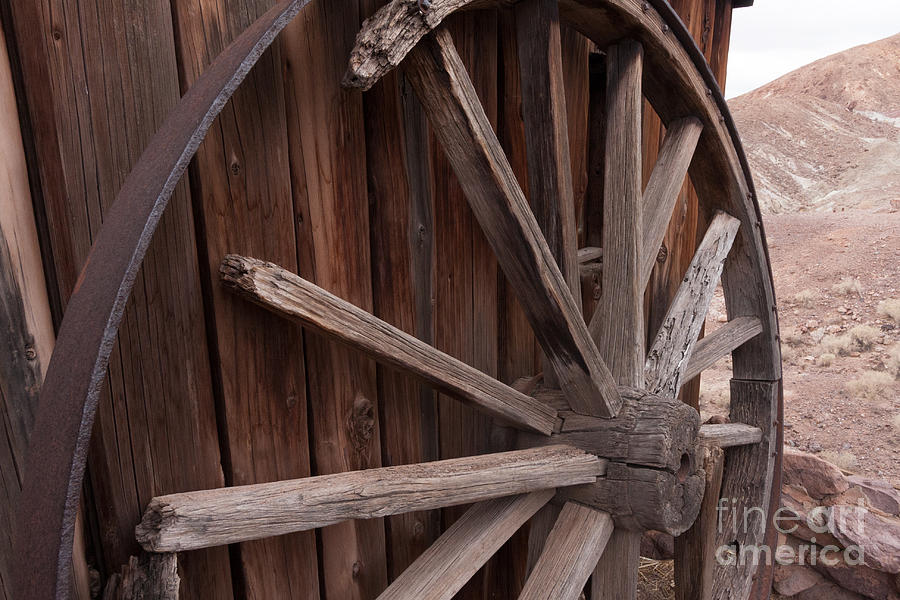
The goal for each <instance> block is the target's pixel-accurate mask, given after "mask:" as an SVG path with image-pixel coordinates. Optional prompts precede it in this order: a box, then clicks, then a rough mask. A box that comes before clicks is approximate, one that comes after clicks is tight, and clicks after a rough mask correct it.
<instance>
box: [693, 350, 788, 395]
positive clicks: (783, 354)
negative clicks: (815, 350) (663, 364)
mask: <svg viewBox="0 0 900 600" xmlns="http://www.w3.org/2000/svg"><path fill="white" fill-rule="evenodd" d="M795 360H797V351H796V350H794V347H793V346H789V345H788V344H782V345H781V362H783V363H785V364H788V365H792V364H794V361H795ZM700 382H701V385H702V382H703V380H702V379H701V380H700Z"/></svg>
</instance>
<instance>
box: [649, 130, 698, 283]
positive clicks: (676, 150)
mask: <svg viewBox="0 0 900 600" xmlns="http://www.w3.org/2000/svg"><path fill="white" fill-rule="evenodd" d="M702 131H703V124H702V123H701V122H700V120H699V119H696V118H694V117H685V118H682V119H678V120H677V121H675V122H673V123H669V126H668V127H667V128H666V137H665V138H664V139H663V143H662V148H660V151H659V156H658V157H657V159H656V164H655V165H654V167H653V171H652V172H651V174H650V179H649V181H648V182H647V186H646V187H645V188H644V195H643V203H644V207H643V240H644V249H643V254H642V255H641V265H640V273H641V281H642V282H643V285H646V284H647V281H648V280H649V279H650V272H651V271H652V270H653V266H654V264H656V258H657V255H658V253H659V246H660V244H662V241H663V239H664V238H665V235H666V230H667V229H668V228H669V221H670V219H671V216H672V209H673V208H674V207H675V203H676V201H677V200H678V195H679V193H680V192H681V190H682V188H683V186H684V179H685V176H686V175H687V172H688V167H690V164H691V160H692V159H693V157H694V150H695V149H696V147H697V142H698V141H699V139H700V133H701V132H702Z"/></svg>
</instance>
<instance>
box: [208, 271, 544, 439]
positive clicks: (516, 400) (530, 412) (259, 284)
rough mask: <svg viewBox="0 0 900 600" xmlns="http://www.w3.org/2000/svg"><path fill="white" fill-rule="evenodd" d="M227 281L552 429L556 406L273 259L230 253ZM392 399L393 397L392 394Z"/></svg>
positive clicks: (468, 395) (481, 403)
mask: <svg viewBox="0 0 900 600" xmlns="http://www.w3.org/2000/svg"><path fill="white" fill-rule="evenodd" d="M221 273H222V278H223V281H224V282H225V284H226V285H228V286H230V287H231V288H233V289H234V290H235V291H237V292H239V293H240V294H242V295H244V296H246V297H247V298H249V299H250V300H252V301H253V302H256V303H257V304H259V305H261V306H263V307H265V308H267V309H269V310H271V311H273V312H275V313H277V314H280V315H282V316H284V317H286V318H289V319H292V320H295V321H299V322H301V323H303V324H304V325H306V326H308V327H312V328H314V329H315V330H316V331H318V332H320V333H323V334H325V335H327V336H329V337H332V338H334V339H337V340H339V341H341V342H344V343H345V344H348V345H350V346H352V347H353V348H356V349H358V350H360V351H362V352H365V353H367V354H369V355H370V356H372V357H373V358H374V359H376V360H378V361H380V362H383V363H386V364H389V365H392V366H396V367H400V368H403V369H406V370H408V371H410V372H412V373H414V374H416V375H418V376H420V377H423V378H424V379H426V380H428V381H430V382H431V383H433V384H434V385H435V386H437V387H438V388H440V389H441V390H443V391H446V392H448V393H451V394H453V395H455V396H457V397H458V398H460V399H462V400H464V401H466V402H470V403H472V404H473V405H474V406H476V407H478V408H480V409H481V410H484V411H486V412H488V413H490V414H491V415H493V416H495V417H497V418H498V419H501V420H503V421H505V422H507V423H510V424H512V425H515V426H517V427H522V428H525V429H529V430H531V431H537V432H540V433H544V434H549V433H550V432H551V431H552V430H553V426H554V424H555V422H556V411H555V410H554V409H552V408H551V407H549V406H546V405H545V404H542V403H541V402H538V401H536V400H535V399H534V398H531V397H529V396H526V395H525V394H522V393H521V392H517V391H516V390H514V389H513V388H511V387H509V386H507V385H505V384H503V383H501V382H499V381H497V380H496V379H494V378H493V377H489V376H488V375H485V374H484V373H482V372H481V371H479V370H478V369H475V368H474V367H470V366H469V365H467V364H465V363H464V362H462V361H460V360H457V359H455V358H453V357H452V356H450V355H448V354H445V353H443V352H441V351H439V350H436V349H434V348H433V347H432V346H429V345H428V344H426V343H425V342H423V341H421V340H419V339H417V338H415V337H413V336H411V335H409V334H408V333H405V332H403V331H401V330H399V329H397V328H396V327H393V326H392V325H389V324H388V323H385V322H384V321H382V320H381V319H379V318H377V317H375V316H373V315H371V314H369V313H367V312H366V311H364V310H362V309H359V308H357V307H356V306H354V305H352V304H350V303H349V302H346V301H344V300H342V299H340V298H338V297H337V296H335V295H333V294H330V293H328V292H327V291H325V290H323V289H322V288H320V287H318V286H316V285H314V284H312V283H310V282H308V281H306V280H305V279H302V278H301V277H299V276H298V275H295V274H293V273H291V272H289V271H286V270H284V269H282V268H281V267H278V266H276V265H273V264H272V263H267V262H265V261H261V260H257V259H254V258H246V257H242V256H235V255H229V256H226V257H225V259H224V260H223V262H222V267H221ZM388 401H390V400H389V399H388Z"/></svg>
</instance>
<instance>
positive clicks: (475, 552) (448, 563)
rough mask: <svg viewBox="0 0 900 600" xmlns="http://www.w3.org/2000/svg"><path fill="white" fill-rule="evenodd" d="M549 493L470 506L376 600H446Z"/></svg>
mask: <svg viewBox="0 0 900 600" xmlns="http://www.w3.org/2000/svg"><path fill="white" fill-rule="evenodd" d="M554 492H555V490H543V491H539V492H532V493H530V494H527V495H521V496H509V497H507V498H499V499H497V500H490V501H487V502H482V503H479V504H476V505H475V506H473V507H472V508H470V509H469V510H467V511H466V512H465V514H463V516H462V517H460V518H459V519H457V520H456V522H455V523H453V525H451V526H450V527H449V528H448V529H447V531H446V532H444V534H443V535H442V536H441V537H440V538H439V539H438V540H437V541H436V542H435V543H434V544H433V545H432V546H431V547H430V548H428V550H426V551H425V552H424V553H423V554H422V555H421V556H420V557H419V558H418V559H417V560H416V561H415V562H414V563H413V564H412V565H411V566H410V567H409V569H407V570H406V571H404V573H403V574H402V575H401V576H400V577H399V578H398V579H397V580H395V581H394V583H392V584H391V585H390V587H388V589H386V590H385V591H384V593H383V594H381V595H380V596H379V597H378V598H379V600H406V599H407V598H417V599H418V600H450V599H451V598H453V597H454V595H456V593H457V592H458V591H459V590H460V589H461V588H462V586H463V585H464V584H465V582H466V581H468V580H469V579H470V578H471V577H472V576H473V575H474V574H475V572H476V571H477V570H478V569H480V568H481V567H482V566H483V565H484V563H485V562H487V560H488V559H489V558H490V557H491V556H493V554H494V553H495V552H496V551H497V550H498V549H499V548H500V546H502V545H503V544H504V543H505V542H506V540H508V539H509V538H510V537H511V536H512V535H513V534H514V533H515V532H516V531H517V530H518V529H519V528H520V527H521V526H522V525H523V524H524V523H525V522H526V521H527V520H528V519H529V518H531V516H532V515H534V514H535V513H536V512H537V511H538V510H539V509H541V507H543V506H544V505H546V504H547V502H549V501H550V499H551V498H552V497H553V494H554Z"/></svg>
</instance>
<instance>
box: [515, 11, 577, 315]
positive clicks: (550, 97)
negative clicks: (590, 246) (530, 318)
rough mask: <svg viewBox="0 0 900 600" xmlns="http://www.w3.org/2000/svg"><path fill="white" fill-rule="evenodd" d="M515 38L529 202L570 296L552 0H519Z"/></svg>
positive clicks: (564, 149)
mask: <svg viewBox="0 0 900 600" xmlns="http://www.w3.org/2000/svg"><path fill="white" fill-rule="evenodd" d="M513 10H514V11H515V13H516V26H517V27H516V29H517V31H516V39H517V42H518V48H519V72H520V74H521V81H522V118H523V121H524V124H525V144H526V148H527V156H528V190H529V194H528V203H529V205H530V206H531V212H532V213H534V216H535V219H536V220H537V222H538V225H539V226H540V228H541V232H542V233H543V234H544V239H545V240H546V242H547V246H548V247H549V248H550V252H551V253H552V254H553V257H554V258H555V259H556V262H557V264H558V265H559V269H560V271H561V272H562V274H563V278H564V279H565V280H566V283H567V284H568V286H569V290H570V291H571V292H572V295H573V296H576V297H577V296H578V294H579V291H580V287H581V285H580V281H579V279H578V269H577V267H576V265H577V258H576V243H577V239H576V233H575V200H574V196H573V190H572V171H571V164H570V160H569V138H568V125H567V120H566V91H565V87H564V84H565V82H564V79H563V65H562V49H561V46H560V28H559V11H558V9H557V6H556V0H522V1H521V2H518V3H517V4H516V5H515V7H514V9H513Z"/></svg>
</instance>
